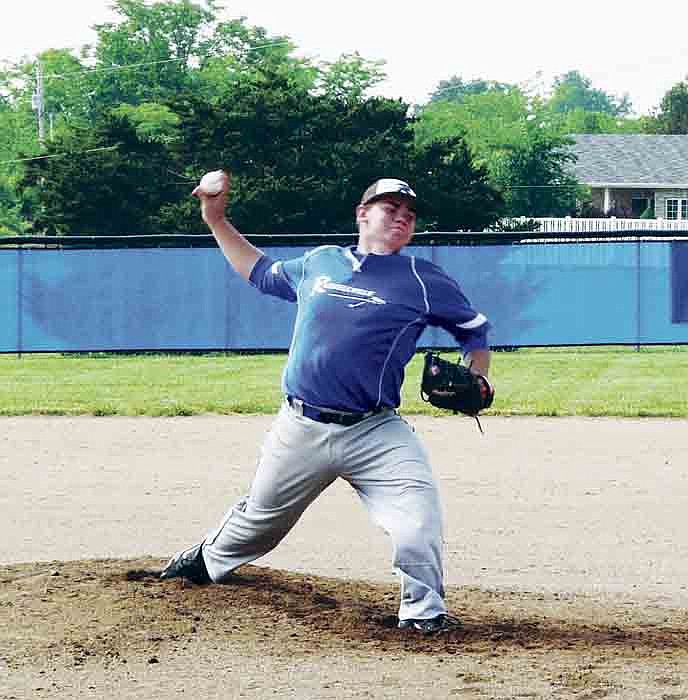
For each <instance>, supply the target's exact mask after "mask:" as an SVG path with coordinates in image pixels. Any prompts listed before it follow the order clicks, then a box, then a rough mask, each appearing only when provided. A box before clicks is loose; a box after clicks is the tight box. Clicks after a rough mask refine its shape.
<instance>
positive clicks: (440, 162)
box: [412, 137, 504, 231]
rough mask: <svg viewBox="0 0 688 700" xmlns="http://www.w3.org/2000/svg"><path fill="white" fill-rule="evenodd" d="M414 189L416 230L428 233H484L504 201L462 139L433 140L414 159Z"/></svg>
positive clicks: (501, 209)
mask: <svg viewBox="0 0 688 700" xmlns="http://www.w3.org/2000/svg"><path fill="white" fill-rule="evenodd" d="M413 167H414V171H413V176H412V180H413V182H414V183H415V186H416V190H417V191H418V192H422V197H421V204H420V217H419V221H418V225H419V228H421V229H425V230H427V231H457V230H459V231H483V230H484V229H486V228H488V227H489V226H491V225H493V224H494V223H495V221H497V219H498V218H499V217H500V216H501V214H502V213H503V207H504V201H503V199H502V197H501V195H500V194H499V192H497V191H496V190H495V189H494V188H493V187H491V186H490V184H489V182H488V174H487V171H486V170H485V168H482V167H476V166H475V165H474V164H473V161H472V158H471V154H470V151H469V149H468V146H467V145H466V142H465V141H464V140H463V139H462V138H461V137H454V138H448V139H442V140H437V141H432V142H431V143H428V144H427V145H424V146H420V147H419V148H417V150H416V151H415V153H414V156H413Z"/></svg>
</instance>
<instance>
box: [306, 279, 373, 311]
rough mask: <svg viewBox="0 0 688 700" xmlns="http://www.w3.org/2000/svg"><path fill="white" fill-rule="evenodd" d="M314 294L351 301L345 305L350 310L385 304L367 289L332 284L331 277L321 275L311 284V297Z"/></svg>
mask: <svg viewBox="0 0 688 700" xmlns="http://www.w3.org/2000/svg"><path fill="white" fill-rule="evenodd" d="M315 294H327V296H330V297H339V298H341V299H351V300H352V301H353V302H355V303H352V304H347V306H348V307H349V308H350V309H355V308H356V307H357V306H363V304H386V303H387V302H386V301H385V300H384V299H381V298H380V297H379V296H377V295H376V294H375V292H371V291H370V290H369V289H361V288H360V287H349V286H348V285H346V284H338V283H337V282H333V281H332V278H331V277H327V276H326V275H321V276H320V277H316V278H315V283H314V284H313V291H312V292H311V296H314V295H315Z"/></svg>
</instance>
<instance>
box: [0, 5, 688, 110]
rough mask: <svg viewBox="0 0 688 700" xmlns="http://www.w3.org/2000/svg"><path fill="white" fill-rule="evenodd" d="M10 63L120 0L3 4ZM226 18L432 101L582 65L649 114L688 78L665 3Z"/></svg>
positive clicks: (68, 41) (65, 37)
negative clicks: (449, 85) (377, 71)
mask: <svg viewBox="0 0 688 700" xmlns="http://www.w3.org/2000/svg"><path fill="white" fill-rule="evenodd" d="M1 2H2V10H1V13H2V14H1V21H0V59H5V60H16V59H18V58H20V57H21V56H23V55H33V54H35V53H36V52H38V51H41V50H44V49H46V48H62V47H78V46H80V45H81V44H84V43H88V42H89V41H93V38H94V34H93V32H92V31H91V29H90V27H91V26H92V25H93V24H96V23H101V22H104V21H108V20H111V19H112V18H113V14H112V12H111V11H110V10H109V9H108V8H109V5H110V4H111V3H110V0H23V2H18V3H15V2H11V0H1ZM224 5H225V7H226V9H225V10H224V13H223V17H226V18H230V17H238V16H245V17H247V19H248V21H249V22H250V23H251V24H258V25H262V26H264V27H265V28H266V29H267V30H268V32H269V33H270V34H286V35H288V36H289V37H290V38H291V39H292V40H293V41H294V42H295V43H296V45H297V46H298V47H299V52H300V53H302V54H303V55H306V56H309V57H313V58H320V59H322V60H333V59H335V58H336V57H337V56H339V55H341V54H342V53H352V52H354V51H358V52H359V53H360V54H361V55H362V56H363V57H364V58H368V59H384V60H385V61H386V67H385V70H386V72H387V75H388V76H389V77H388V80H387V81H386V82H385V83H384V84H383V85H382V86H381V87H380V88H379V92H380V93H382V94H385V95H387V96H390V97H401V98H403V99H405V100H406V101H408V102H412V103H417V102H423V101H425V99H426V98H427V96H428V94H429V93H430V92H432V90H433V89H434V87H435V86H436V85H437V83H439V81H440V80H445V79H447V78H449V77H451V76H452V75H460V76H461V77H462V78H463V79H464V80H471V79H474V78H485V79H488V80H498V81H501V82H508V83H518V84H521V85H529V86H533V85H536V84H538V83H539V84H540V85H541V86H543V87H544V88H547V87H549V86H550V85H551V82H552V79H553V77H554V76H556V75H561V74H563V73H565V72H567V71H569V70H574V69H575V70H579V71H580V72H581V73H583V75H585V76H587V77H588V78H590V79H591V80H592V84H593V87H595V88H599V89H602V90H604V91H606V92H609V93H611V94H613V95H616V96H618V97H621V96H623V95H624V94H626V93H628V94H629V95H630V98H631V101H632V103H633V106H634V108H635V111H636V112H637V113H639V114H647V113H649V111H650V110H651V109H652V108H654V107H656V106H658V105H659V102H660V101H661V99H662V97H663V96H664V94H665V93H666V91H667V90H669V89H670V88H671V87H672V86H673V85H675V84H676V83H677V82H679V81H681V80H684V79H685V78H686V76H687V75H688V35H687V33H686V27H688V3H686V2H684V1H683V0H671V1H666V0H657V1H656V2H653V3H651V4H650V5H644V4H640V5H636V4H635V3H631V2H628V0H624V1H621V0H594V1H593V0H576V1H575V2H566V3H564V2H557V0H520V2H519V1H518V0H516V1H509V0H507V1H504V2H502V1H500V0H492V2H490V3H487V2H470V1H469V0H463V1H461V0H458V1H457V0H454V1H453V2H452V1H451V0H446V1H445V2H440V1H439V0H426V1H425V2H399V0H397V2H375V1H374V0H345V1H344V2H341V3H330V2H327V1H326V0H325V1H323V0H321V1H315V2H306V1H305V0H292V1H291V2H286V1H285V0H237V1H233V0H227V2H225V3H224Z"/></svg>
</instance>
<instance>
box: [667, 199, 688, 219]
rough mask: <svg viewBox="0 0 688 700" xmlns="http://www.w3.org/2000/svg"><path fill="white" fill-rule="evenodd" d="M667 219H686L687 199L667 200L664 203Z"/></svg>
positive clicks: (687, 212)
mask: <svg viewBox="0 0 688 700" xmlns="http://www.w3.org/2000/svg"><path fill="white" fill-rule="evenodd" d="M664 212H665V216H666V218H667V219H688V199H667V200H665V202H664Z"/></svg>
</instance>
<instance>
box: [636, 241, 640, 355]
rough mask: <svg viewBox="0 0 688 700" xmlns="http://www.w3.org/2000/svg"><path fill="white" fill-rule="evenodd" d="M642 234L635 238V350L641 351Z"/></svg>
mask: <svg viewBox="0 0 688 700" xmlns="http://www.w3.org/2000/svg"><path fill="white" fill-rule="evenodd" d="M640 278H641V275H640V236H638V237H637V238H636V239H635V316H636V321H635V339H636V343H635V351H636V352H640V312H641V290H640Z"/></svg>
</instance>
